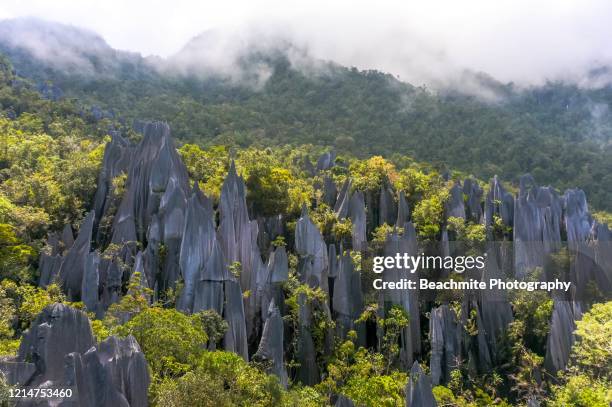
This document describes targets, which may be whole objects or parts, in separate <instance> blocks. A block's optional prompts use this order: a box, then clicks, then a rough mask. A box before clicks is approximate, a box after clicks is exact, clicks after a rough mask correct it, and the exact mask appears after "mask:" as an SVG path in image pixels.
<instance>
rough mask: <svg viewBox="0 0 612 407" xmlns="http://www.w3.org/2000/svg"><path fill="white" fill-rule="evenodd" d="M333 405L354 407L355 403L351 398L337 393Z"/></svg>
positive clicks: (336, 406) (335, 406)
mask: <svg viewBox="0 0 612 407" xmlns="http://www.w3.org/2000/svg"><path fill="white" fill-rule="evenodd" d="M334 407H355V403H353V400H351V399H349V398H348V397H346V396H343V395H342V394H339V395H338V398H337V399H336V404H334Z"/></svg>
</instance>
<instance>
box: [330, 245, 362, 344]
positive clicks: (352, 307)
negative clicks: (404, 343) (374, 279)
mask: <svg viewBox="0 0 612 407" xmlns="http://www.w3.org/2000/svg"><path fill="white" fill-rule="evenodd" d="M332 304H333V311H334V312H335V314H336V321H337V322H338V324H337V325H336V328H337V332H338V334H339V337H340V338H341V339H342V340H344V339H345V338H346V335H347V333H348V331H350V330H352V329H355V330H356V331H357V332H358V337H359V339H360V342H363V340H364V335H365V332H364V329H363V326H360V325H359V326H357V324H356V323H355V320H356V319H358V318H359V316H360V315H361V312H362V311H363V295H362V292H361V275H360V273H359V272H358V271H355V270H354V267H353V260H352V259H351V257H350V256H349V255H348V254H342V255H341V256H340V259H339V262H338V276H337V277H336V278H335V279H334V294H333V299H332Z"/></svg>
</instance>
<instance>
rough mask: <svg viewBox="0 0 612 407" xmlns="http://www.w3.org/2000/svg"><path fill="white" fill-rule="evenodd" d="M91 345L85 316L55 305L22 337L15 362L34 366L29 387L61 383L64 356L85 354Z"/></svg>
mask: <svg viewBox="0 0 612 407" xmlns="http://www.w3.org/2000/svg"><path fill="white" fill-rule="evenodd" d="M94 343H95V342H94V338H93V335H92V331H91V327H90V325H89V320H88V319H87V315H85V314H84V313H83V312H81V311H78V310H76V309H74V308H71V307H68V306H66V305H64V304H60V303H56V304H52V305H48V306H47V307H46V308H45V309H44V310H43V311H42V312H41V313H40V314H39V315H38V316H37V317H36V319H34V321H33V322H32V325H31V327H30V329H29V330H28V331H26V332H25V333H24V335H23V338H22V340H21V344H20V346H19V352H18V354H17V361H19V362H26V361H32V362H33V363H34V364H35V365H36V379H34V380H33V382H32V385H38V384H40V383H42V382H43V381H44V380H52V381H60V380H62V379H63V377H64V356H65V355H67V354H69V353H71V352H79V353H85V352H86V351H87V350H88V349H89V348H91V347H92V346H93V345H94ZM43 379H44V380H43Z"/></svg>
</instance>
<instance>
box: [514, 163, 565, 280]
mask: <svg viewBox="0 0 612 407" xmlns="http://www.w3.org/2000/svg"><path fill="white" fill-rule="evenodd" d="M520 185H521V186H520V192H519V195H518V197H517V198H516V200H515V201H514V229H513V233H514V239H513V240H514V259H515V260H514V263H515V273H516V277H518V278H524V277H525V275H526V273H527V272H528V271H529V270H532V269H533V268H535V267H542V266H543V265H544V259H545V256H546V255H547V254H548V253H551V252H553V251H555V250H557V249H558V248H559V246H560V242H561V232H560V225H561V215H562V211H561V200H560V198H559V196H558V195H557V193H556V192H555V191H554V190H553V189H552V188H550V187H539V188H538V187H536V186H535V182H534V181H533V178H532V177H531V176H530V175H525V176H523V177H521V182H520Z"/></svg>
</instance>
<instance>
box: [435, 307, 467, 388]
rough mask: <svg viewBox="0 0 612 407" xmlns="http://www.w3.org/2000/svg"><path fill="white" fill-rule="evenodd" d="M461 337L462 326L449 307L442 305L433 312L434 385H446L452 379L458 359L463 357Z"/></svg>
mask: <svg viewBox="0 0 612 407" xmlns="http://www.w3.org/2000/svg"><path fill="white" fill-rule="evenodd" d="M461 337H462V327H461V324H460V323H459V322H458V321H457V316H456V315H455V312H454V311H452V310H451V309H450V308H449V307H448V305H441V306H440V307H437V308H434V309H432V310H431V313H430V319H429V340H430V343H431V359H430V361H429V368H430V371H431V380H432V383H433V384H434V385H438V384H443V383H446V382H447V381H448V380H449V379H450V373H451V371H452V370H453V368H454V366H456V364H457V359H458V358H460V357H461Z"/></svg>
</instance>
